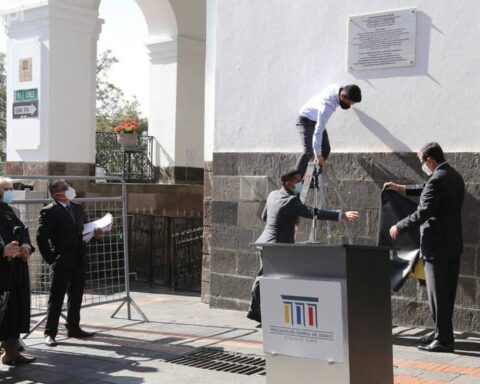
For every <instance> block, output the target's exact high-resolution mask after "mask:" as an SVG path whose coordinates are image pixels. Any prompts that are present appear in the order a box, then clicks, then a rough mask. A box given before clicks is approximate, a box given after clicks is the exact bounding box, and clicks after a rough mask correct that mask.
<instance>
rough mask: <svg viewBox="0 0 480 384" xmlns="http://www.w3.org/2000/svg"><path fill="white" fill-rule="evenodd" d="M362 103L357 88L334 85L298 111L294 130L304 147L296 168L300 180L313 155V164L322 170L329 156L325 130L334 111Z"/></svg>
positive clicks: (352, 85)
mask: <svg viewBox="0 0 480 384" xmlns="http://www.w3.org/2000/svg"><path fill="white" fill-rule="evenodd" d="M360 101H362V92H361V90H360V87H359V86H358V85H355V84H350V85H345V86H342V85H339V84H333V85H330V86H329V87H327V88H325V89H324V90H323V91H322V92H320V93H319V94H317V95H316V96H314V97H313V98H311V99H310V100H309V101H308V102H307V103H306V104H305V105H304V106H303V107H302V108H301V109H300V111H299V113H298V115H299V116H298V121H297V127H298V130H299V133H300V138H301V140H302V145H303V153H302V155H301V156H300V157H299V158H298V160H297V165H296V168H297V169H298V170H299V171H300V173H301V175H302V178H303V176H304V175H305V171H306V170H307V166H308V162H309V161H310V160H311V159H312V157H313V156H315V161H316V162H317V164H318V165H319V166H320V167H322V166H323V165H324V164H325V161H326V160H327V157H328V155H329V154H330V142H329V140H328V134H327V131H326V129H325V127H326V125H327V122H328V120H329V119H330V117H331V116H332V114H333V112H335V110H336V109H337V107H338V106H340V107H341V108H342V109H349V108H350V107H351V106H352V105H354V104H355V103H360Z"/></svg>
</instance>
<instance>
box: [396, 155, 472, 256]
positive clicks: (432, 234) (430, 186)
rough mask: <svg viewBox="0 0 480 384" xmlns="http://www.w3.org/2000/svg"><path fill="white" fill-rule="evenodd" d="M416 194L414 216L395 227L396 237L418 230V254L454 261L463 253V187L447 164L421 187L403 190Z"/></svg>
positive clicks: (459, 177)
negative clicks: (416, 228) (416, 204)
mask: <svg viewBox="0 0 480 384" xmlns="http://www.w3.org/2000/svg"><path fill="white" fill-rule="evenodd" d="M406 193H407V195H418V194H420V202H419V204H418V207H417V209H416V211H415V212H413V213H412V214H411V215H409V216H407V217H406V218H404V219H403V220H401V221H399V222H398V223H397V228H398V230H399V232H400V233H402V232H405V231H407V230H409V229H411V228H414V227H420V250H421V253H422V257H423V258H424V259H426V260H433V259H438V258H452V257H458V256H460V254H461V253H462V252H463V234H462V216H461V211H462V204H463V198H464V195H465V183H464V181H463V178H462V176H461V175H460V174H459V173H458V172H457V171H456V170H455V169H454V168H453V167H451V166H450V165H449V164H448V163H444V164H442V165H441V166H439V167H437V169H435V171H434V172H433V174H432V176H430V178H429V179H428V181H427V183H426V184H424V185H413V186H407V188H406Z"/></svg>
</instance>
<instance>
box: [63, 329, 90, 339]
mask: <svg viewBox="0 0 480 384" xmlns="http://www.w3.org/2000/svg"><path fill="white" fill-rule="evenodd" d="M67 336H68V337H75V338H77V339H86V338H88V337H93V336H95V332H86V331H84V330H83V329H81V328H78V329H69V330H68V331H67Z"/></svg>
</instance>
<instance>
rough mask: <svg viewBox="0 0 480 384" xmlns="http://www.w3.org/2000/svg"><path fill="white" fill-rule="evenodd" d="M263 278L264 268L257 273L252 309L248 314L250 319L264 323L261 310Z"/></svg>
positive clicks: (252, 292) (252, 295)
mask: <svg viewBox="0 0 480 384" xmlns="http://www.w3.org/2000/svg"><path fill="white" fill-rule="evenodd" d="M262 276H263V268H260V271H258V273H257V277H256V278H255V281H254V282H253V285H252V291H251V299H252V301H251V302H250V308H249V310H248V313H247V317H248V318H249V319H252V320H255V321H258V322H259V323H261V322H262V312H261V309H260V277H262Z"/></svg>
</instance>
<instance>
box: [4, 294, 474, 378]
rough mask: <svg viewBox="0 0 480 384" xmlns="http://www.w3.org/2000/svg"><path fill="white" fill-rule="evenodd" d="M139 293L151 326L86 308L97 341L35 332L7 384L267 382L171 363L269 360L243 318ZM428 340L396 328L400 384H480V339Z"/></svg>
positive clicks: (195, 301)
mask: <svg viewBox="0 0 480 384" xmlns="http://www.w3.org/2000/svg"><path fill="white" fill-rule="evenodd" d="M139 288H140V289H138V290H137V291H136V292H133V294H132V297H133V298H134V300H135V302H136V303H137V304H138V305H139V306H140V307H141V309H142V310H143V311H144V312H145V314H146V315H147V316H148V318H149V319H150V322H149V323H145V322H142V321H140V316H139V315H138V314H137V313H136V312H135V310H132V315H133V319H134V320H128V319H127V318H126V309H125V308H123V309H122V310H121V311H120V312H119V314H118V315H117V317H116V318H115V319H111V318H110V315H111V314H112V313H113V312H114V311H115V309H116V308H117V307H118V303H114V304H105V305H100V306H96V307H91V308H85V309H83V310H82V324H83V326H84V328H85V329H87V330H93V331H96V332H98V333H97V335H96V337H94V338H93V339H91V340H79V339H68V338H66V334H65V331H64V330H63V329H62V331H61V332H60V334H59V336H58V337H57V341H58V342H59V345H58V346H57V347H54V348H49V347H46V346H44V344H43V334H42V331H35V332H34V333H33V334H32V335H31V336H30V337H29V338H28V339H26V341H25V342H26V344H27V347H28V353H30V354H32V355H34V356H36V357H37V361H36V362H35V363H34V364H31V365H28V366H19V367H8V366H0V383H2V384H3V383H16V384H18V383H25V384H26V383H48V384H50V383H68V384H74V383H81V384H84V383H88V384H97V383H121V384H144V383H155V384H157V383H162V384H164V383H165V384H168V383H175V384H180V383H200V384H202V383H205V384H207V383H208V384H217V383H219V384H220V383H222V384H223V383H239V384H240V383H242V384H243V383H252V384H256V383H258V384H260V383H262V384H263V383H265V382H266V378H265V376H260V375H258V374H257V375H251V376H246V375H242V374H236V373H226V372H218V371H215V370H209V369H204V368H194V367H190V366H185V365H178V364H174V363H171V362H168V360H171V359H174V358H176V357H179V356H185V355H189V354H192V353H194V352H198V351H200V350H202V348H208V349H216V350H218V351H223V352H229V353H232V354H233V355H237V354H238V356H228V359H230V361H235V360H237V361H238V360H239V361H244V362H246V363H245V364H246V365H245V366H246V367H247V370H248V362H251V361H256V362H257V364H258V362H259V361H261V357H262V356H263V352H262V332H261V329H257V328H255V325H256V324H255V323H254V322H252V321H250V320H248V319H246V318H245V314H244V313H243V312H236V311H229V310H218V309H215V310H214V309H210V308H209V307H208V305H205V304H202V303H201V302H200V298H199V297H198V296H196V295H189V294H182V293H173V294H172V293H171V292H169V291H166V290H163V289H153V290H151V289H143V291H142V289H141V287H139ZM34 320H35V318H34ZM426 332H427V330H424V329H416V328H405V327H394V328H393V335H394V346H393V350H394V373H395V384H441V383H464V384H473V383H477V384H480V358H479V357H480V335H473V334H457V335H456V352H455V353H452V354H450V353H447V354H433V353H426V352H421V351H418V350H417V349H416V348H415V345H416V340H417V338H418V337H420V336H421V335H423V334H425V333H426ZM242 355H249V356H251V357H253V358H251V359H246V358H244V357H243V356H242ZM255 357H259V358H258V359H255ZM210 359H211V358H210ZM242 364H243V363H242ZM208 365H210V366H213V365H215V366H217V367H225V364H224V363H219V364H205V363H203V366H204V367H206V366H208ZM240 368H242V367H240ZM328 384H334V383H328ZM372 384H382V383H372Z"/></svg>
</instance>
